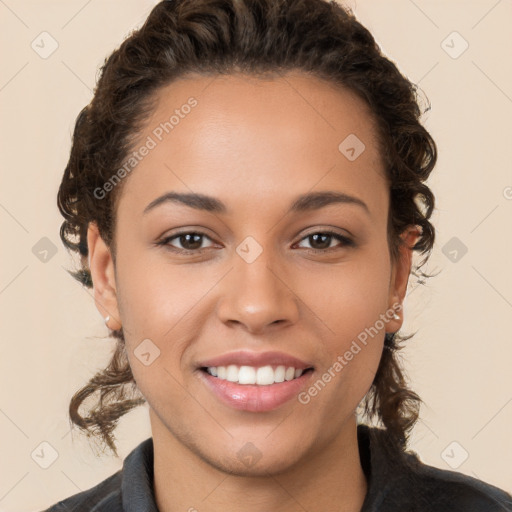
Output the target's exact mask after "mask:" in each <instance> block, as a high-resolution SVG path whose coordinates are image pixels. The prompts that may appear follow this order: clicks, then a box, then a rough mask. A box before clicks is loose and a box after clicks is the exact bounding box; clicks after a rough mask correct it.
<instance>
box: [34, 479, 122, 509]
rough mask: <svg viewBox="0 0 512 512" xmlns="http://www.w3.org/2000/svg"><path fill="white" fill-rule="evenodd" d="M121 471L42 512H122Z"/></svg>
mask: <svg viewBox="0 0 512 512" xmlns="http://www.w3.org/2000/svg"><path fill="white" fill-rule="evenodd" d="M121 480H122V471H121V470H119V471H118V472H117V473H114V474H113V475H111V476H109V477H108V478H106V479H105V480H103V481H102V482H100V483H99V484H97V485H95V486H94V487H92V488H90V489H88V490H86V491H82V492H79V493H77V494H74V495H73V496H70V497H68V498H66V499H64V500H62V501H59V502H58V503H56V504H55V505H52V506H51V507H50V508H47V509H46V510H44V511H43V512H86V511H87V512H122V511H123V506H122V500H121Z"/></svg>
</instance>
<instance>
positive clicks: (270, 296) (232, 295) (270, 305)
mask: <svg viewBox="0 0 512 512" xmlns="http://www.w3.org/2000/svg"><path fill="white" fill-rule="evenodd" d="M268 253H269V251H267V250H264V251H263V252H262V253H261V254H260V256H258V258H257V259H256V260H255V261H253V262H252V263H247V262H246V261H244V260H243V259H242V258H241V257H239V256H238V255H237V254H235V255H234V258H233V259H234V262H233V268H232V270H231V271H230V272H229V273H228V274H227V275H226V277H225V278H224V279H223V280H222V281H221V282H220V283H219V284H220V290H219V291H220V298H219V301H218V304H217V314H218V316H219V318H220V320H221V321H222V322H224V323H225V324H226V325H228V326H230V327H231V326H233V325H241V326H243V328H244V329H246V330H247V331H248V332H250V333H252V334H259V333H264V332H265V331H266V330H268V329H273V328H274V327H275V326H277V325H280V326H281V327H284V326H286V325H291V324H293V323H295V322H297V319H298V317H299V308H298V301H299V298H298V297H297V296H296V294H295V293H294V291H293V283H291V282H289V281H290V280H291V277H290V272H286V271H284V270H283V266H282V265H278V264H277V263H276V262H275V261H272V260H271V258H269V257H267V254H268Z"/></svg>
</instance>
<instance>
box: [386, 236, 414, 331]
mask: <svg viewBox="0 0 512 512" xmlns="http://www.w3.org/2000/svg"><path fill="white" fill-rule="evenodd" d="M419 236H420V232H419V230H418V227H417V226H409V227H408V228H407V229H406V230H405V231H404V232H403V233H402V234H401V235H400V238H402V240H403V241H404V242H405V245H402V246H401V247H400V250H399V258H398V261H396V262H394V263H393V268H392V271H391V280H390V283H389V297H388V309H389V310H390V311H395V312H396V314H397V315H398V316H399V317H400V318H398V319H395V318H391V319H390V320H389V322H387V323H386V332H396V331H398V330H399V329H400V327H402V324H403V321H404V315H403V302H404V298H405V294H406V292H407V283H408V281H409V275H410V273H411V266H412V254H413V251H412V247H413V246H414V244H415V243H416V241H417V240H418V238H419ZM398 304H399V305H400V307H399V308H398V307H396V306H397V305H398ZM393 306H395V307H393Z"/></svg>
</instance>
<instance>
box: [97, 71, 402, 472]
mask: <svg viewBox="0 0 512 512" xmlns="http://www.w3.org/2000/svg"><path fill="white" fill-rule="evenodd" d="M191 97H193V98H194V100H190V98H191ZM186 105H189V106H190V107H185V106H186ZM172 115H174V116H175V117H174V119H172V120H171V121H170V122H169V120H170V119H171V116H172ZM166 122H167V125H166V124H165V123H166ZM139 135H140V137H139V140H138V142H137V144H134V151H136V150H137V151H138V154H139V156H140V155H141V154H142V153H145V155H144V156H143V157H141V158H140V161H138V163H137V165H136V167H135V168H134V169H133V170H132V171H131V172H130V174H129V175H128V176H126V177H125V178H124V179H125V180H126V181H125V182H124V183H123V188H122V194H121V195H120V197H119V202H118V205H117V211H116V223H117V224H116V234H115V237H116V244H117V246H116V261H115V265H114V263H113V260H112V257H111V253H110V252H109V249H108V247H106V245H105V244H104V243H103V241H102V239H101V238H100V237H99V235H98V232H97V229H96V227H95V226H94V224H91V225H90V227H89V232H88V243H89V249H90V254H89V260H90V266H91V272H92V276H93V282H94V285H95V286H94V289H95V299H96V304H97V307H98V309H99V310H100V312H101V313H102V314H103V316H107V314H108V315H110V316H111V318H112V321H111V324H109V325H110V327H111V328H114V329H117V328H119V327H120V326H121V325H122V328H123V332H124V336H125V340H126V350H127V354H128V357H129V361H130V365H131V368H132V372H133V375H134V378H135V380H136V382H137V385H138V387H139V389H140V390H141V392H142V393H143V395H144V396H145V397H146V399H147V402H148V404H149V407H150V418H151V424H152V429H153V436H154V437H156V436H158V438H159V439H165V440H166V442H168V443H173V444H174V445H176V446H179V447H180V449H182V450H185V451H187V450H188V451H190V452H192V453H193V454H194V455H195V456H198V457H199V458H200V459H201V460H203V461H204V462H206V463H207V464H210V465H211V466H214V467H216V468H218V469H221V470H224V471H234V472H235V473H239V474H263V473H265V472H266V473H268V472H271V473H277V472H281V471H284V470H286V469H287V468H291V467H292V466H294V465H298V464H300V463H301V462H303V461H305V460H313V459H314V457H315V456H316V454H318V453H320V452H321V451H322V450H325V449H327V448H329V447H331V446H333V443H338V444H339V445H341V444H342V443H343V442H344V439H346V437H347V432H349V431H350V429H353V425H354V424H355V420H354V411H355V409H356V408H357V406H358V404H359V402H360V401H361V399H362V398H363V397H364V395H365V394H366V392H367V391H368V389H369V387H370V385H371V383H372V381H373V378H374V375H375V372H376V370H377V367H378V364H379V360H380V357H381V352H382V348H383V341H384V335H385V333H386V332H394V331H396V330H398V329H399V328H400V326H401V322H402V319H403V317H402V315H401V314H400V319H398V320H397V319H394V318H392V311H391V308H392V306H393V305H394V304H396V303H401V302H402V300H403V297H404V295H405V290H406V285H407V279H408V275H409V271H410V251H407V252H402V258H401V259H400V261H398V262H397V263H396V264H395V263H393V262H392V261H391V260H390V256H389V248H388V243H387V232H386V229H387V215H388V209H389V191H388V184H387V182H386V179H385V174H384V167H383V164H382V161H381V158H380V155H379V150H378V147H377V139H376V131H375V125H374V123H373V121H372V117H371V115H370V112H369V110H368V109H367V107H366V106H365V104H364V103H363V102H362V101H361V100H360V99H359V98H357V97H356V96H355V95H354V94H353V93H351V92H349V91H347V90H343V89H340V88H336V87H334V86H333V85H331V84H328V83H325V82H323V81H320V80H318V79H315V78H312V77H308V76H305V75H301V74H291V73H290V74H287V75H285V76H284V77H279V78H275V79H268V80H262V79H257V78H254V77H252V78H250V77H248V76H244V75H230V76H225V77H220V76H219V77H215V78H213V77H200V76H198V75H190V76H189V77H188V78H186V79H180V80H179V81H176V82H174V83H172V84H170V85H168V86H166V87H165V88H162V89H161V90H159V92H158V104H157V106H156V108H155V110H154V112H153V113H152V115H151V117H150V118H149V119H148V120H147V122H146V124H145V128H144V130H143V131H142V132H141V133H140V134H139ZM347 137H349V138H348V139H347ZM356 137H357V138H356ZM344 141H345V142H344ZM143 145H146V147H148V148H149V149H148V151H145V150H140V148H141V146H143ZM168 193H174V194H192V193H193V194H202V195H204V196H208V197H209V198H211V200H209V201H206V200H204V198H203V199H202V200H199V201H198V200H196V201H195V202H194V203H190V202H189V204H186V201H185V200H178V199H176V198H175V199H174V200H171V199H169V198H168V199H167V200H164V199H160V200H159V201H156V202H155V200H157V199H159V198H162V196H164V195H165V194H168ZM175 197H176V196H175ZM335 197H337V199H336V200H334V199H333V198H335ZM340 198H341V199H340ZM116 321H117V322H118V323H117V324H116V325H114V324H115V323H116ZM365 333H366V336H365ZM363 340H364V341H363ZM241 352H243V354H242V355H240V354H241ZM350 354H351V355H350ZM243 355H245V356H247V358H245V359H244V358H243V357H242V356H243ZM222 356H227V357H226V358H225V359H224V360H222V361H215V360H216V359H218V358H219V357H222ZM251 357H252V358H251ZM258 357H260V358H259V359H258ZM291 358H296V360H293V361H292V359H291ZM297 360H298V361H297ZM230 364H234V365H235V366H234V367H232V368H231V369H229V368H228V369H227V370H226V372H227V373H226V374H224V373H223V371H224V370H222V369H220V368H219V367H221V366H223V367H228V366H230ZM207 366H209V367H210V371H211V372H212V373H217V376H216V377H215V376H213V375H210V374H208V372H207V371H205V370H204V367H207ZM238 366H248V367H249V368H248V369H247V368H246V369H243V370H242V372H240V373H238V372H237V367H238ZM265 366H271V369H272V370H274V372H270V373H269V372H268V368H267V369H266V370H261V371H259V368H262V367H265ZM278 366H284V373H285V377H284V382H278V383H274V384H270V383H268V382H270V381H264V380H258V382H263V384H259V385H258V384H257V383H256V384H243V383H237V382H236V381H237V380H241V381H242V382H253V380H251V379H253V378H254V377H256V378H257V379H264V378H265V375H270V378H273V380H277V381H279V380H282V378H283V377H282V373H283V370H282V369H278ZM212 367H213V369H212ZM288 367H292V368H296V369H302V370H304V372H303V373H302V374H301V375H300V376H298V377H297V378H295V371H293V370H292V371H291V372H292V374H293V377H294V378H293V379H291V380H287V379H288V378H290V375H291V374H290V371H288V373H287V372H286V369H287V368H288ZM298 373H300V372H297V375H298ZM279 375H281V376H279ZM329 377H330V378H329ZM244 379H247V381H244ZM264 382H267V383H264ZM250 443H252V444H250ZM247 454H249V455H250V456H252V459H251V460H253V463H251V464H247V457H245V455H247Z"/></svg>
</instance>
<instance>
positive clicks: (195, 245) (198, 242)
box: [181, 233, 202, 249]
mask: <svg viewBox="0 0 512 512" xmlns="http://www.w3.org/2000/svg"><path fill="white" fill-rule="evenodd" d="M201 236H202V235H199V234H197V233H191V234H186V235H182V236H181V242H182V244H181V245H183V247H185V248H188V249H197V248H198V247H200V246H201ZM191 237H196V242H195V243H194V242H190V238H191ZM197 239H198V240H197ZM183 240H186V241H185V243H183Z"/></svg>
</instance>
